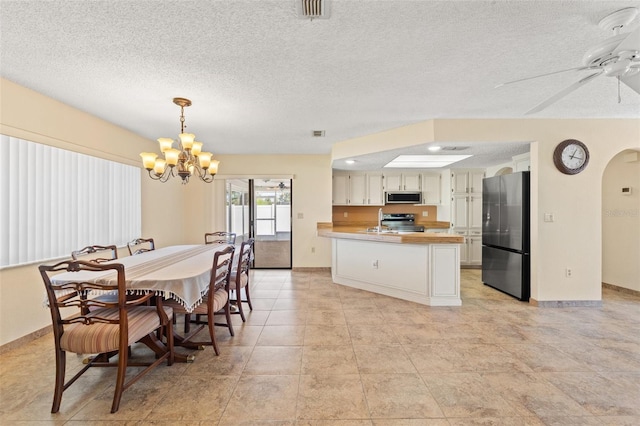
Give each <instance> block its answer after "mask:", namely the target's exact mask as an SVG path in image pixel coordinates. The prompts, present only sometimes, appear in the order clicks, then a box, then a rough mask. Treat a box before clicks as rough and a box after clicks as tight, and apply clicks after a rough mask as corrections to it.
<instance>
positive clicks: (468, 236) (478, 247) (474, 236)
mask: <svg viewBox="0 0 640 426" xmlns="http://www.w3.org/2000/svg"><path fill="white" fill-rule="evenodd" d="M453 233H454V234H457V235H461V236H462V237H463V238H464V242H462V243H461V244H460V265H465V266H469V265H482V235H478V234H480V231H477V232H473V233H472V232H469V231H465V230H456V231H453Z"/></svg>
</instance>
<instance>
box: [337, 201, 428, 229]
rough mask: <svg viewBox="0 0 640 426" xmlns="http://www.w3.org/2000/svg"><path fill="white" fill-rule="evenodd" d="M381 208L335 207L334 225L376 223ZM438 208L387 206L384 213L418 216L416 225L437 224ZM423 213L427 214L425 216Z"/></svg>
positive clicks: (408, 205)
mask: <svg viewBox="0 0 640 426" xmlns="http://www.w3.org/2000/svg"><path fill="white" fill-rule="evenodd" d="M379 209H380V206H334V207H333V218H332V221H333V223H334V224H342V225H348V224H351V223H353V224H361V223H374V224H375V223H376V222H377V221H378V210H379ZM437 209H438V208H437V207H436V206H414V205H412V204H387V205H386V206H383V207H382V212H383V213H413V214H415V215H416V223H417V224H421V223H426V222H435V221H437V220H438V219H437V217H438V210H437ZM423 212H427V213H426V214H427V215H426V216H423ZM345 214H346V217H345Z"/></svg>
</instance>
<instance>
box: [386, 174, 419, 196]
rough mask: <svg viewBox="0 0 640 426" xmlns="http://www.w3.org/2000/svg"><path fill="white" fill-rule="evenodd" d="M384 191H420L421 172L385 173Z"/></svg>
mask: <svg viewBox="0 0 640 426" xmlns="http://www.w3.org/2000/svg"><path fill="white" fill-rule="evenodd" d="M384 190H385V191H422V174H420V173H411V172H409V173H385V174H384Z"/></svg>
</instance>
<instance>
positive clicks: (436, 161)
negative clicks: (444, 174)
mask: <svg viewBox="0 0 640 426" xmlns="http://www.w3.org/2000/svg"><path fill="white" fill-rule="evenodd" d="M469 157H472V156H471V155H399V156H397V157H396V158H394V159H393V160H392V161H391V162H389V163H387V164H386V165H385V166H384V167H389V168H401V169H429V168H438V167H446V166H448V165H449V164H453V163H457V162H458V161H462V160H464V159H465V158H469Z"/></svg>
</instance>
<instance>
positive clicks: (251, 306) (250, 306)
mask: <svg viewBox="0 0 640 426" xmlns="http://www.w3.org/2000/svg"><path fill="white" fill-rule="evenodd" d="M244 293H245V294H246V295H247V303H248V304H249V310H250V311H253V305H251V295H250V294H249V282H248V281H247V285H245V286H244Z"/></svg>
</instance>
